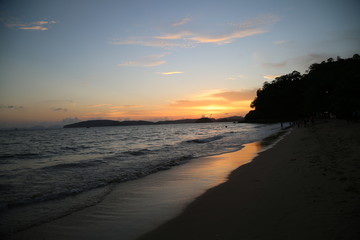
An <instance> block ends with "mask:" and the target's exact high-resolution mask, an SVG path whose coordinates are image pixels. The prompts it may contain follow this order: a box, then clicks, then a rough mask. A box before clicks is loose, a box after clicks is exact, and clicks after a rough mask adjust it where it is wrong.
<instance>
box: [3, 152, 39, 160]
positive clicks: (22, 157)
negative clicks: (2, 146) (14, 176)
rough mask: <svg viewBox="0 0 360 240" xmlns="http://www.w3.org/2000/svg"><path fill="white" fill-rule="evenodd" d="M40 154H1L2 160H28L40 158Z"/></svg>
mask: <svg viewBox="0 0 360 240" xmlns="http://www.w3.org/2000/svg"><path fill="white" fill-rule="evenodd" d="M39 156H40V154H39V153H16V154H6V153H5V154H0V159H13V158H17V159H28V158H36V157H39Z"/></svg>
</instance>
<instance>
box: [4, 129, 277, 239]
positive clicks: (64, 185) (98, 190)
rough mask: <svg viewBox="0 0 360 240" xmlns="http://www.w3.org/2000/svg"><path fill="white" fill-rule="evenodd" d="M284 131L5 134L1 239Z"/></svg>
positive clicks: (85, 130) (84, 130)
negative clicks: (131, 184) (127, 186)
mask: <svg viewBox="0 0 360 240" xmlns="http://www.w3.org/2000/svg"><path fill="white" fill-rule="evenodd" d="M279 130H280V126H279V124H249V123H194V124H164V125H140V126H118V127H95V128H66V129H43V130H4V131H0V233H1V234H11V233H14V232H17V231H19V230H23V229H26V228H28V227H30V226H32V225H36V224H40V223H43V222H47V221H50V220H52V219H56V218H59V217H61V216H64V215H68V214H71V213H73V212H76V211H79V210H80V209H84V208H86V207H89V206H93V205H96V204H98V203H99V202H101V201H102V200H103V199H104V197H105V196H106V195H108V194H109V193H111V191H112V190H113V188H114V186H115V185H120V184H122V183H124V182H128V181H136V180H137V179H140V178H143V177H144V176H147V175H150V174H154V173H157V172H159V171H167V170H168V169H171V168H173V167H174V166H177V165H181V164H186V163H188V162H191V161H192V160H193V159H196V158H200V157H207V156H212V155H218V154H222V153H227V152H233V151H237V150H240V149H241V148H242V147H243V145H244V144H246V143H250V142H255V141H260V140H262V139H264V138H266V137H268V136H270V135H272V134H274V133H276V132H278V131H279ZM74 199H76V201H74ZM34 209H37V210H36V214H34V211H35V210H34ZM27 211H28V214H27V213H26V212H27Z"/></svg>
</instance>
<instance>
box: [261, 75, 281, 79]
mask: <svg viewBox="0 0 360 240" xmlns="http://www.w3.org/2000/svg"><path fill="white" fill-rule="evenodd" d="M277 77H280V75H265V76H264V78H265V79H267V80H274V79H275V78H277Z"/></svg>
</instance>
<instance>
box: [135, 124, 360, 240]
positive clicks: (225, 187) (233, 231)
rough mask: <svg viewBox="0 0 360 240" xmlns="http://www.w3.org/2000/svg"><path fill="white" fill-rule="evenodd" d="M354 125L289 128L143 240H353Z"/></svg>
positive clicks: (358, 178) (359, 197)
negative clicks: (250, 159)
mask: <svg viewBox="0 0 360 240" xmlns="http://www.w3.org/2000/svg"><path fill="white" fill-rule="evenodd" d="M359 136H360V124H359V123H347V122H345V121H340V120H329V121H325V122H317V123H316V124H315V125H314V126H311V127H308V128H300V129H298V128H294V129H293V131H292V132H291V134H289V135H288V136H286V138H285V139H284V140H282V141H280V142H279V143H278V144H277V145H276V146H275V147H273V148H271V149H269V150H267V151H265V152H262V153H260V155H259V156H258V157H256V158H255V159H254V161H253V162H251V163H249V164H246V165H244V166H241V167H240V168H238V169H236V170H235V171H234V172H232V174H231V175H230V176H229V179H228V181H227V182H225V183H223V184H220V185H219V186H217V187H214V188H211V189H209V190H208V191H207V192H206V193H205V194H203V195H201V196H200V197H198V198H197V199H196V200H195V201H194V202H192V203H191V204H190V205H188V207H187V208H186V209H185V210H184V211H183V213H182V214H181V215H179V216H178V217H176V218H175V219H173V220H171V221H169V222H167V223H166V224H164V225H162V226H160V227H159V228H157V229H156V230H154V231H152V232H150V233H148V234H146V235H145V236H143V237H142V238H140V239H141V240H145V239H327V240H329V239H360V238H359V237H360V230H359V228H358V226H359V222H360V159H359V156H360V154H359V153H360V137H359Z"/></svg>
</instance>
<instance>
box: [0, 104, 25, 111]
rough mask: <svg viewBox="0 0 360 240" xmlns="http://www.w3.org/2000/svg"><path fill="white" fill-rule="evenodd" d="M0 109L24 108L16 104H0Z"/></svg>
mask: <svg viewBox="0 0 360 240" xmlns="http://www.w3.org/2000/svg"><path fill="white" fill-rule="evenodd" d="M0 109H10V110H19V109H24V107H23V106H16V105H3V104H1V105H0Z"/></svg>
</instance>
